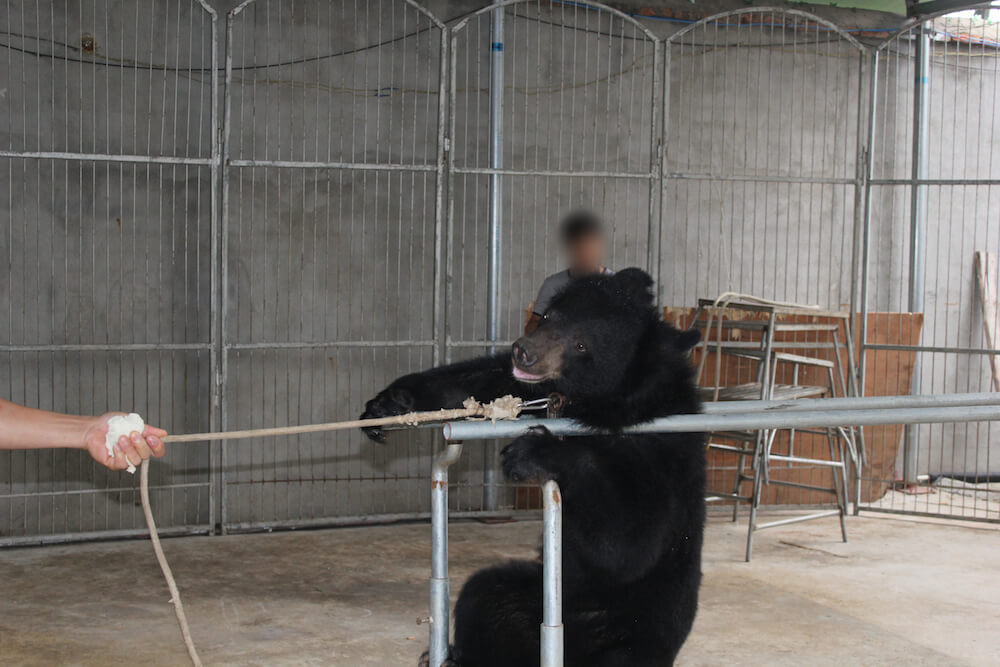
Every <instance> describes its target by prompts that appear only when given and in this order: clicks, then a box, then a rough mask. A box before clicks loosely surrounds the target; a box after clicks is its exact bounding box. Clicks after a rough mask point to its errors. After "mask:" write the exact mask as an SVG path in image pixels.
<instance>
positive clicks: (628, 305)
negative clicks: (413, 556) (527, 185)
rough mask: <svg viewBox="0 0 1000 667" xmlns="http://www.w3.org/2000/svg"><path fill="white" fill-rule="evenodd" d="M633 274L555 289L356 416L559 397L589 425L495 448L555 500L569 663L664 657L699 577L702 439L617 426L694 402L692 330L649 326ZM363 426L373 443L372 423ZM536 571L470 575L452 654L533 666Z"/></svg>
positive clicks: (688, 617) (643, 284)
mask: <svg viewBox="0 0 1000 667" xmlns="http://www.w3.org/2000/svg"><path fill="white" fill-rule="evenodd" d="M651 285H652V280H651V279H650V278H649V276H648V275H647V274H646V273H644V272H643V271H641V270H640V269H626V270H624V271H621V272H619V273H617V274H615V275H612V276H597V275H595V276H589V277H585V278H580V279H578V280H576V281H574V282H573V283H571V284H570V285H568V286H567V287H566V288H565V289H564V290H563V291H562V292H561V293H560V294H559V295H558V296H557V297H556V298H555V299H554V300H553V301H552V304H551V306H550V308H549V310H548V312H547V314H546V316H545V318H544V319H543V320H542V322H541V324H540V326H539V327H538V328H537V329H536V330H535V331H534V332H533V333H531V334H530V335H528V336H526V337H524V338H521V339H520V340H518V341H517V342H516V343H514V345H513V347H512V351H511V354H509V355H499V356H494V357H485V358H481V359H476V360H473V361H469V362H464V363H458V364H453V365H450V366H443V367H440V368H435V369H432V370H429V371H426V372H423V373H415V374H412V375H407V376H404V377H401V378H399V379H398V380H396V381H395V382H393V383H392V384H391V385H389V387H387V388H386V389H385V390H383V391H382V392H380V393H379V394H378V395H377V396H376V397H375V398H374V399H372V400H371V401H369V402H368V404H367V406H366V410H365V413H364V415H363V417H380V416H385V415H388V414H399V413H404V412H408V411H411V410H427V409H436V408H441V407H446V408H451V407H458V406H460V405H461V402H462V401H463V400H464V399H465V398H467V397H468V396H475V397H476V398H477V399H479V400H484V401H485V400H489V399H492V398H495V397H497V396H502V395H504V394H508V393H510V394H514V395H515V396H520V397H522V398H526V399H527V398H534V397H538V396H545V395H549V394H552V393H555V394H558V395H560V397H561V401H560V402H561V403H562V404H563V407H562V416H564V417H570V418H572V419H575V420H577V421H579V422H581V423H583V424H584V425H586V426H589V427H592V428H593V429H595V431H599V432H600V433H595V434H594V435H588V436H578V437H566V438H559V437H555V436H553V435H552V434H551V433H550V432H549V431H547V430H546V429H544V428H535V429H532V430H531V432H530V433H529V434H527V435H525V436H523V437H520V438H518V439H517V440H515V441H513V442H511V443H510V444H509V445H507V447H505V448H504V450H503V452H502V459H503V472H504V476H505V477H506V478H507V479H508V480H510V481H514V482H525V481H529V480H532V481H534V480H538V481H542V480H546V479H554V480H556V481H557V482H558V483H559V486H560V488H561V490H562V496H563V513H564V517H563V559H564V560H563V607H564V608H563V622H564V624H565V661H566V665H568V666H570V667H579V666H587V667H611V666H613V665H614V666H621V667H626V666H628V667H643V666H647V665H649V666H651V665H657V666H662V665H670V664H672V663H673V661H674V659H675V657H676V656H677V652H678V651H679V650H680V648H681V645H682V644H683V643H684V640H685V638H686V637H687V635H688V633H689V632H690V630H691V624H692V622H693V621H694V617H695V611H696V609H697V606H698V588H699V585H700V582H701V547H702V534H703V531H704V523H705V504H704V491H705V439H704V435H703V434H700V433H674V434H644V435H630V434H626V433H623V432H622V430H623V429H624V428H625V427H627V426H630V425H633V424H639V423H642V422H646V421H649V420H651V419H654V418H656V417H665V416H668V415H672V414H680V413H694V412H698V411H699V410H700V404H699V401H698V395H697V391H696V388H695V385H694V381H693V371H692V369H691V365H690V363H689V361H688V358H687V357H688V351H689V350H690V348H691V347H692V346H693V345H694V344H695V343H696V342H697V340H698V335H697V334H696V333H694V332H681V331H678V330H677V329H675V328H673V327H671V326H670V325H668V324H666V323H665V322H663V321H662V320H661V319H660V317H659V314H658V312H657V309H656V308H655V307H654V305H653V296H652V294H651V292H650V287H651ZM368 435H369V436H370V437H372V438H374V439H376V440H382V439H383V438H384V433H382V432H381V431H379V430H377V429H375V430H369V431H368ZM541 578H542V572H541V564H540V563H539V562H537V561H514V562H510V563H505V564H502V565H497V566H495V567H491V568H488V569H485V570H482V571H480V572H477V573H476V574H474V575H473V576H472V577H471V578H470V579H469V581H468V582H466V584H465V586H464V587H463V588H462V591H461V594H460V595H459V598H458V603H457V604H456V606H455V639H454V645H453V647H452V649H451V657H450V663H449V664H452V665H460V666H462V667H524V666H527V665H537V664H538V663H539V650H540V647H539V636H540V630H539V625H540V623H541V614H542V582H541Z"/></svg>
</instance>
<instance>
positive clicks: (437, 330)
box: [433, 24, 451, 366]
mask: <svg viewBox="0 0 1000 667" xmlns="http://www.w3.org/2000/svg"><path fill="white" fill-rule="evenodd" d="M438 29H439V30H440V31H441V65H440V69H439V71H438V77H439V81H438V128H437V174H436V178H437V181H436V183H435V184H434V325H433V326H434V340H435V345H434V365H435V366H440V365H441V364H443V363H445V358H446V356H447V354H448V338H447V336H448V333H447V331H448V322H447V320H446V319H445V318H446V317H447V308H445V307H444V304H445V301H446V300H447V294H446V293H445V277H444V273H445V264H446V262H447V259H446V257H447V256H448V245H447V243H448V241H450V239H448V238H447V235H446V233H445V218H446V213H445V186H446V184H447V180H448V157H449V154H450V152H451V151H450V148H451V146H450V142H451V135H450V133H447V132H446V131H445V128H446V127H447V125H448V116H447V111H446V110H447V107H448V102H447V99H448V60H449V55H448V30H447V28H445V26H444V25H443V24H442V25H440V26H438Z"/></svg>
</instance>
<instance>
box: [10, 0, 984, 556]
mask: <svg viewBox="0 0 1000 667" xmlns="http://www.w3.org/2000/svg"><path fill="white" fill-rule="evenodd" d="M442 11H443V10H442ZM79 12H80V14H79V15H74V16H70V15H67V14H66V12H65V11H63V10H61V9H57V7H56V3H54V2H51V1H48V0H33V1H32V2H23V3H14V4H13V5H7V6H5V7H3V8H0V25H2V26H3V44H0V58H2V59H3V60H4V61H5V63H4V64H5V65H6V69H5V71H6V73H5V74H4V75H3V80H2V82H0V89H3V90H4V91H5V92H4V94H3V95H0V107H2V110H3V112H4V113H3V114H2V115H3V120H2V121H0V128H2V130H0V141H2V144H3V145H2V146H0V166H2V168H3V169H4V173H5V174H6V177H7V183H8V186H7V187H6V188H0V218H2V219H0V258H2V259H0V261H2V262H3V265H2V269H0V271H2V273H3V275H4V276H5V279H4V280H0V313H5V314H6V315H7V317H6V319H7V324H5V325H0V360H2V361H0V392H2V393H3V394H4V395H5V396H7V397H9V398H11V399H12V400H15V401H18V402H21V403H26V404H29V405H36V406H39V407H43V408H50V409H54V410H60V411H67V412H80V413H101V412H103V411H105V410H109V409H119V408H123V407H124V408H129V409H134V410H136V411H138V412H140V413H142V414H144V415H146V416H147V417H148V418H149V419H150V421H153V422H155V423H157V424H160V425H163V426H164V427H165V428H168V429H169V430H171V431H175V432H184V431H203V430H213V429H220V428H224V429H235V428H248V427H257V426H265V425H280V424H291V423H300V422H311V421H333V420H337V419H344V418H352V417H355V416H356V415H357V413H358V412H360V410H361V409H362V405H363V403H364V401H365V400H366V399H367V398H368V397H369V396H370V395H371V394H372V393H374V392H375V391H376V390H377V389H378V388H380V387H381V386H384V385H385V384H386V383H387V382H388V381H390V380H391V379H392V378H394V377H396V376H398V375H400V374H403V373H406V372H410V371H415V370H418V369H421V368H425V367H428V366H430V365H433V364H436V363H441V362H444V361H448V360H457V359H461V358H465V357H468V356H470V355H474V354H479V353H482V352H484V351H487V350H490V349H495V348H497V347H500V346H503V345H506V344H509V342H510V341H511V340H512V339H513V338H515V337H516V336H517V335H518V332H519V331H520V328H521V324H522V322H523V319H524V315H525V310H526V309H527V307H528V306H529V304H530V303H531V301H532V299H533V298H534V295H535V289H536V288H537V286H538V284H539V283H540V282H541V279H542V278H543V277H544V276H545V275H547V274H549V273H552V272H553V271H555V270H557V269H558V268H560V267H559V264H558V261H557V244H556V240H555V235H554V234H553V233H552V232H553V230H554V226H555V224H556V222H557V221H558V219H559V217H560V216H561V215H562V214H563V213H565V212H566V211H567V210H569V209H571V208H577V207H590V208H594V209H596V210H598V211H601V212H604V213H605V214H606V215H607V217H608V219H609V221H610V222H611V224H612V244H611V249H612V256H611V258H610V262H611V264H612V266H613V267H616V268H623V267H625V266H630V265H637V266H641V267H644V268H646V269H647V270H649V271H650V272H651V273H652V274H653V275H654V276H656V278H657V284H658V287H659V294H658V297H659V300H660V303H661V304H662V305H663V306H675V307H682V306H689V305H692V304H693V303H694V301H695V299H696V298H698V297H705V296H715V295H716V294H717V293H719V292H722V291H725V290H729V289H736V290H739V291H744V292H754V293H758V294H760V295H762V296H767V297H772V298H779V299H792V300H798V301H806V302H816V303H820V304H822V305H824V306H826V307H830V308H841V309H850V312H851V313H854V314H855V317H854V321H853V329H854V332H855V337H856V339H857V341H858V343H859V347H860V348H861V352H860V358H859V362H860V365H861V368H862V375H866V376H867V378H868V379H869V385H868V386H867V387H866V388H867V389H868V390H869V391H875V393H878V391H879V390H880V388H884V387H880V385H878V381H880V379H881V378H884V377H886V376H887V375H891V374H892V373H895V374H897V375H898V374H901V373H904V372H905V373H908V372H910V371H911V370H912V368H911V367H912V366H914V365H916V366H917V367H918V368H917V369H916V372H914V373H913V374H914V375H915V376H916V377H917V378H918V379H919V382H918V383H916V384H914V386H913V387H912V389H913V390H914V391H920V392H924V393H941V392H957V391H970V392H975V391H983V390H986V389H987V388H988V387H989V385H990V382H991V380H993V378H994V377H995V376H994V375H993V371H992V364H991V361H992V360H994V359H995V358H996V357H995V355H996V351H995V349H994V345H995V341H988V340H987V341H984V336H985V335H986V334H984V333H983V331H984V325H986V324H990V325H991V326H992V327H993V329H992V330H993V331H995V328H996V324H997V323H993V322H987V321H986V320H988V315H987V313H986V310H985V309H983V308H981V307H980V306H979V305H978V304H979V302H978V301H977V298H978V294H979V292H977V289H978V288H977V287H976V279H975V274H974V272H973V269H972V253H973V252H977V251H982V252H991V253H992V252H996V251H997V250H1000V249H998V248H997V246H998V243H1000V238H998V234H1000V232H998V231H997V230H998V227H997V225H995V224H990V222H991V221H995V220H996V219H997V217H996V216H997V213H998V212H997V210H996V209H997V198H996V197H995V196H994V194H995V189H996V187H997V185H998V184H1000V180H997V174H996V173H995V172H996V170H997V167H996V166H995V165H993V161H992V155H993V153H995V152H996V151H995V150H993V149H992V148H993V147H994V146H995V144H996V143H997V140H998V139H997V137H996V134H995V133H996V132H997V131H1000V130H998V128H1000V118H997V116H996V109H997V105H996V104H994V103H993V102H994V100H995V95H996V90H997V88H998V84H1000V81H998V80H997V71H998V69H997V65H996V63H997V60H996V58H995V55H994V51H995V49H996V47H997V45H996V44H994V43H993V42H991V41H990V39H989V36H988V35H986V34H985V33H984V34H982V35H979V34H970V33H969V32H968V30H965V24H962V25H958V24H955V23H954V22H952V23H948V21H952V20H951V19H932V20H931V24H930V25H929V27H927V28H924V27H921V24H912V25H908V26H904V28H903V29H902V30H900V31H896V32H893V33H892V35H891V36H890V38H889V39H888V40H885V39H881V38H879V39H876V38H875V37H874V35H873V34H867V33H864V32H863V31H852V30H849V29H845V28H841V27H838V26H835V25H833V24H831V23H829V22H828V21H825V20H823V19H821V18H819V17H816V16H813V15H810V14H807V13H805V12H801V11H797V10H790V9H778V8H748V9H741V10H737V11H731V12H726V13H723V14H718V15H715V16H710V17H708V18H705V19H702V20H699V21H695V22H689V21H679V20H676V21H654V20H646V19H644V18H642V17H636V16H630V15H628V14H626V13H624V12H622V11H621V10H619V9H614V8H611V7H608V6H605V5H601V4H599V3H590V2H548V1H547V2H541V1H539V0H508V1H505V2H499V3H496V4H491V5H486V6H482V7H481V8H480V9H477V10H475V11H472V12H470V13H464V14H455V15H449V16H446V15H440V16H437V15H435V14H432V13H431V12H430V11H428V10H427V9H426V8H424V7H422V6H421V5H420V4H418V3H416V2H413V1H411V0H366V2H362V3H325V2H318V1H316V0H298V1H296V2H279V1H278V0H247V1H246V2H243V3H242V4H240V5H238V6H237V7H236V8H234V9H232V10H231V11H229V12H228V14H226V15H225V17H224V19H223V20H219V17H218V16H217V14H216V12H215V10H213V9H212V7H211V6H210V5H209V4H207V3H206V2H203V1H201V0H157V2H154V3H149V4H148V5H143V6H139V5H135V6H130V7H128V8H124V9H123V8H122V7H120V6H119V5H117V4H113V3H107V2H95V3H86V6H85V7H84V6H82V5H81V7H80V9H79ZM921 63H924V64H923V65H921ZM921 67H924V68H926V69H925V70H924V71H925V72H926V73H927V79H926V81H927V83H926V85H925V84H923V83H919V82H923V81H924V79H922V78H919V77H918V79H919V82H918V83H915V82H914V74H915V73H919V72H920V70H921ZM921 211H923V213H921ZM928 220H930V221H932V222H931V223H928ZM991 267H992V268H991ZM984 276H985V278H984V280H986V279H988V280H987V282H989V281H992V283H991V284H993V285H995V284H996V281H997V278H1000V276H998V275H997V269H996V267H995V265H989V266H987V267H986V270H985V272H984ZM921 277H922V282H921ZM921 297H922V299H921ZM916 310H919V311H920V312H922V313H923V318H924V326H923V330H922V333H921V332H920V330H919V329H917V330H916V332H917V333H919V338H912V337H911V338H906V337H905V336H902V337H901V336H900V335H897V334H899V333H900V332H899V331H898V330H897V329H894V328H893V327H897V328H898V327H899V326H901V325H900V324H899V321H897V320H893V319H891V318H890V319H886V318H885V317H884V314H885V312H886V311H900V312H905V311H916ZM984 318H985V319H984ZM805 342H806V343H808V341H805ZM863 386H864V385H863ZM873 428H876V429H877V428H882V427H873ZM870 434H871V435H873V436H878V437H875V438H874V440H875V442H876V446H877V448H881V449H877V452H876V453H877V454H879V455H880V456H881V457H882V459H884V460H883V465H882V466H881V467H879V468H875V467H873V468H871V469H869V470H866V473H865V479H864V480H863V481H864V483H865V486H866V488H867V489H868V491H869V492H868V493H867V495H866V497H865V502H864V504H863V506H864V508H867V509H873V510H888V511H906V512H919V513H932V514H941V515H948V516H964V517H970V518H978V519H986V520H997V519H1000V508H997V506H996V497H995V493H994V492H992V491H990V490H988V489H986V490H984V489H983V487H981V486H978V485H977V486H975V487H974V488H971V489H970V488H968V487H970V486H972V485H974V484H975V483H976V482H977V481H978V482H981V481H983V480H984V479H986V478H987V477H988V475H989V473H990V472H993V470H995V467H993V468H991V465H992V464H991V461H992V460H994V459H995V458H996V457H995V456H992V458H991V455H992V454H995V453H996V452H995V451H991V450H995V449H996V445H995V444H994V443H992V442H991V429H990V427H989V426H988V425H986V424H951V425H947V426H919V427H914V428H912V429H910V431H909V432H908V434H907V436H906V437H905V438H904V439H903V442H902V444H900V443H899V442H897V441H898V440H899V429H897V430H896V431H890V430H884V431H880V432H878V433H876V432H874V431H871V432H870ZM869 439H870V440H871V438H869ZM894 439H895V440H894ZM897 444H899V445H900V446H899V447H898V449H899V450H900V452H902V453H901V454H900V455H899V456H898V458H899V463H898V464H897V461H896V454H895V452H896V449H897V447H896V445H897ZM438 446H440V441H439V440H436V439H435V438H434V436H432V435H431V434H429V433H428V432H422V433H419V434H414V435H408V436H405V437H397V438H395V439H394V440H393V441H391V442H390V444H389V445H388V446H385V447H382V446H375V445H371V444H369V443H368V442H367V441H365V440H364V439H363V438H362V437H361V436H360V435H359V434H356V433H342V434H337V435H310V436H299V437H294V438H283V439H276V440H270V441H247V442H234V443H229V444H226V445H223V444H221V443H216V444H214V445H212V446H211V447H206V446H201V445H180V446H177V447H175V448H173V449H172V452H171V455H170V457H169V458H168V459H167V460H166V463H164V464H161V465H159V466H156V467H154V469H153V475H154V477H153V489H152V492H153V505H154V507H155V508H157V512H158V516H157V522H158V524H160V525H161V526H163V530H164V532H212V531H214V530H216V529H217V528H218V529H221V530H224V531H236V530H257V529H267V528H274V527H296V526H305V525H328V524H335V523H345V522H346V523H356V522H365V521H379V520H390V519H396V518H402V517H426V516H427V515H428V513H429V511H430V505H429V502H430V501H429V498H428V496H427V493H426V475H427V471H428V470H429V468H430V466H431V460H432V452H433V451H434V450H435V448H436V447H438ZM477 451H478V450H477ZM483 452H484V455H483V456H479V455H478V454H477V455H476V456H471V455H467V456H466V457H464V458H463V459H462V461H461V462H460V463H459V464H457V465H456V466H455V469H453V471H452V472H453V474H452V483H453V488H452V493H451V495H450V503H451V509H452V511H453V513H454V512H460V513H461V512H468V513H476V514H481V513H484V512H485V513H488V512H509V511H511V510H512V509H516V508H519V507H524V506H529V505H530V503H528V504H526V503H525V498H524V497H523V496H522V495H521V494H519V493H517V492H515V491H514V490H512V489H510V488H508V487H506V486H505V485H503V484H502V483H501V482H500V481H499V480H498V479H497V476H496V449H495V446H493V447H485V448H484V449H483ZM904 464H905V465H904ZM942 476H943V477H944V481H942V479H941V478H942ZM897 478H898V479H899V480H902V481H903V482H908V483H911V484H923V485H925V486H926V484H925V482H928V481H934V482H936V483H937V486H939V487H941V485H942V484H943V485H944V486H947V487H949V488H943V487H942V488H940V493H936V494H932V495H923V496H916V495H913V496H910V495H906V494H901V493H899V492H898V489H896V488H895V487H896V486H897ZM991 494H992V495H991ZM963 499H965V500H963ZM528 500H530V499H528ZM966 500H967V501H968V502H966ZM144 532H145V530H144V528H143V527H142V520H141V512H139V510H138V507H137V493H136V488H135V483H134V481H133V480H132V479H127V478H125V477H122V476H119V475H117V474H110V473H108V472H106V471H104V470H103V469H102V468H100V466H97V465H95V464H93V463H91V462H90V461H89V459H86V458H85V457H84V456H83V455H81V454H80V453H78V452H44V453H42V452H27V453H26V452H8V453H3V454H0V545H9V544H21V543H37V542H45V541H64V540H72V539H84V538H88V537H109V536H116V535H133V534H143V533H144Z"/></svg>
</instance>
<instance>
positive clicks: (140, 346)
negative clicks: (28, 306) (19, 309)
mask: <svg viewBox="0 0 1000 667" xmlns="http://www.w3.org/2000/svg"><path fill="white" fill-rule="evenodd" d="M211 347H212V344H211V343H102V344H96V345H0V352H160V351H170V350H208V349H211Z"/></svg>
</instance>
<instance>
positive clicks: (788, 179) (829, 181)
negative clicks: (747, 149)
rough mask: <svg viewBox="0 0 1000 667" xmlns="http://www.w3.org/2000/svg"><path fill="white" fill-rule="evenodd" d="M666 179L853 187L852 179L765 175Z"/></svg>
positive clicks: (678, 174)
mask: <svg viewBox="0 0 1000 667" xmlns="http://www.w3.org/2000/svg"><path fill="white" fill-rule="evenodd" d="M667 177H668V178H674V179H678V180H687V181H730V182H737V183H741V182H749V183H809V184H816V185H854V184H855V183H856V182H857V181H856V179H853V178H832V177H830V178H824V177H822V176H767V175H761V176H757V175H749V174H743V175H737V174H698V173H685V172H670V173H668V174H667Z"/></svg>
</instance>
